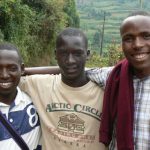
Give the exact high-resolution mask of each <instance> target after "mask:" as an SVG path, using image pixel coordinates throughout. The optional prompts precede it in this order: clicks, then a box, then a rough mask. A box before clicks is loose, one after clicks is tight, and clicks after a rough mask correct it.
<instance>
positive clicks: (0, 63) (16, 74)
mask: <svg viewBox="0 0 150 150" xmlns="http://www.w3.org/2000/svg"><path fill="white" fill-rule="evenodd" d="M23 71H24V65H23V64H21V62H20V58H19V56H18V53H17V52H16V51H15V50H14V51H10V50H0V102H2V103H5V104H8V105H10V104H11V103H12V102H13V101H14V99H15V97H16V94H17V85H18V83H19V81H20V77H21V74H22V73H23Z"/></svg>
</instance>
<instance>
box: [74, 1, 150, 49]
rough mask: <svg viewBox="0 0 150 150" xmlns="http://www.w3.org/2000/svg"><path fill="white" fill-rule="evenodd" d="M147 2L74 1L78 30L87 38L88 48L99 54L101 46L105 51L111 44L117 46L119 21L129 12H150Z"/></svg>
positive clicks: (118, 41)
mask: <svg viewBox="0 0 150 150" xmlns="http://www.w3.org/2000/svg"><path fill="white" fill-rule="evenodd" d="M149 2H150V1H149V0H132V1H131V0H105V1H104V0H76V3H77V10H78V13H79V16H80V28H81V29H82V30H84V31H85V33H86V34H87V36H88V39H89V48H90V49H92V50H93V51H97V52H100V47H101V45H102V50H103V51H106V50H107V46H108V45H109V44H111V43H112V42H115V43H118V44H119V43H120V37H119V26H120V23H121V21H122V20H123V19H124V18H125V17H126V16H128V14H129V13H130V12H131V11H134V10H140V9H141V10H147V11H148V10H150V5H149ZM104 20H105V23H104ZM103 26H104V27H103ZM103 29H104V34H103ZM102 37H103V39H102Z"/></svg>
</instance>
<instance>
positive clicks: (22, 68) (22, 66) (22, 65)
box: [21, 63, 25, 75]
mask: <svg viewBox="0 0 150 150" xmlns="http://www.w3.org/2000/svg"><path fill="white" fill-rule="evenodd" d="M24 73H25V70H24V63H22V64H21V75H24Z"/></svg>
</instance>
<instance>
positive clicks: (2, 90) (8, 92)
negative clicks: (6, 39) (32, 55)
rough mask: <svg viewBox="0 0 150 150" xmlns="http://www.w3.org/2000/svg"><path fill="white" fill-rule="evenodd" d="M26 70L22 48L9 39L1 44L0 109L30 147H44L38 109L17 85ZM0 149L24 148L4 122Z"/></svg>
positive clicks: (15, 149)
mask: <svg viewBox="0 0 150 150" xmlns="http://www.w3.org/2000/svg"><path fill="white" fill-rule="evenodd" d="M23 70H24V65H23V63H22V60H21V56H20V54H19V51H18V49H17V48H16V47H15V46H14V45H12V44H9V43H4V44H0V111H1V112H2V114H3V115H4V117H5V118H6V119H7V120H8V121H9V123H10V124H11V125H12V127H13V128H14V129H15V130H16V132H18V134H20V135H21V136H22V138H23V139H24V141H25V142H26V144H27V145H28V147H29V149H30V150H33V149H34V150H35V149H37V150H40V149H41V146H40V145H39V140H40V138H41V129H40V124H39V118H38V115H37V112H36V110H35V107H34V105H33V103H32V101H31V98H30V97H29V96H28V95H27V94H26V93H24V92H23V91H21V90H20V89H19V88H18V87H17V86H18V83H19V80H20V76H21V74H22V72H23ZM0 149H1V150H20V148H19V146H18V145H17V144H16V142H15V141H14V140H13V138H12V137H11V135H10V133H9V132H8V131H7V130H6V128H5V127H4V126H3V124H2V123H1V122H0Z"/></svg>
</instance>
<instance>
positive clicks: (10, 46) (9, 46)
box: [0, 42, 22, 64]
mask: <svg viewBox="0 0 150 150" xmlns="http://www.w3.org/2000/svg"><path fill="white" fill-rule="evenodd" d="M2 50H10V51H16V52H17V54H18V56H19V62H20V64H21V63H22V57H21V54H20V52H19V49H18V48H17V47H16V46H15V45H14V44H11V43H7V42H5V43H0V51H2Z"/></svg>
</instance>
